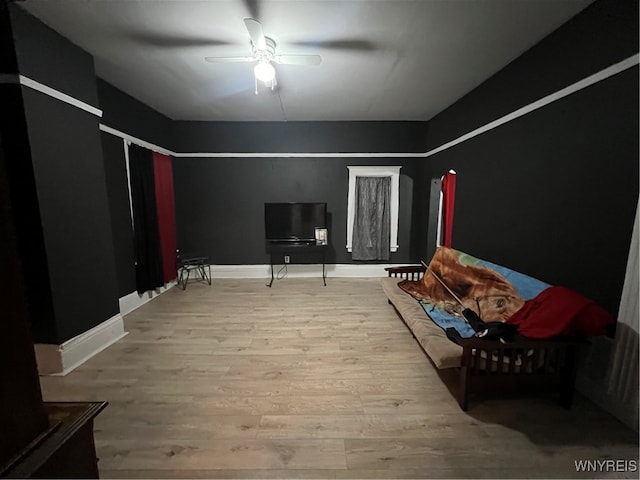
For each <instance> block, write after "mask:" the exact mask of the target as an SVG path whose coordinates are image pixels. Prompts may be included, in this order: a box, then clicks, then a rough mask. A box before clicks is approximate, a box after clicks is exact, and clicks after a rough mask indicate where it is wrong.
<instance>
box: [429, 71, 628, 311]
mask: <svg viewBox="0 0 640 480" xmlns="http://www.w3.org/2000/svg"><path fill="white" fill-rule="evenodd" d="M638 101H639V99H638V68H637V67H635V68H633V69H631V70H627V71H625V72H623V73H621V74H618V75H616V76H614V77H611V78H609V79H607V80H605V81H603V82H600V83H598V84H596V85H594V86H591V87H589V88H587V89H585V90H582V91H580V92H578V93H575V94H573V95H570V96H569V97H566V98H564V99H562V100H560V101H557V102H555V103H553V104H551V105H549V106H547V107H545V108H542V109H540V110H537V111H535V112H533V113H530V114H528V115H526V116H524V117H521V118H519V119H517V120H515V121H512V122H510V123H508V124H505V125H503V126H501V127H499V128H497V129H494V130H491V131H489V132H487V133H484V134H482V135H480V136H478V137H475V138H473V139H471V140H469V141H466V142H464V143H462V144H460V145H458V146H456V147H453V148H450V149H448V150H446V151H444V152H442V153H439V154H437V155H435V156H433V157H430V158H429V159H428V161H429V162H430V167H429V170H430V171H431V172H443V171H446V170H447V169H449V168H454V169H455V170H456V171H457V172H458V184H457V191H456V206H455V221H454V230H453V246H454V248H458V249H461V250H463V251H466V252H468V253H471V254H473V255H476V256H478V257H481V258H486V259H488V260H492V261H495V262H497V263H501V264H504V265H506V266H510V267H512V268H515V269H516V270H520V271H522V272H524V273H528V274H530V275H533V276H535V277H538V278H540V279H542V280H545V281H547V282H550V283H553V284H559V285H565V286H568V287H570V288H574V289H576V290H578V291H579V292H581V293H583V294H584V295H586V296H587V297H590V298H592V299H594V300H596V301H597V302H599V303H600V304H601V305H603V306H604V307H605V308H607V309H608V310H609V311H610V312H612V313H614V314H615V313H616V312H617V308H618V303H619V300H620V294H621V291H622V283H623V279H624V274H625V266H626V261H627V255H628V251H629V242H630V238H631V229H632V226H633V220H634V214H635V209H636V205H637V201H638V175H639V172H638V158H639V152H638V129H639V125H638Z"/></svg>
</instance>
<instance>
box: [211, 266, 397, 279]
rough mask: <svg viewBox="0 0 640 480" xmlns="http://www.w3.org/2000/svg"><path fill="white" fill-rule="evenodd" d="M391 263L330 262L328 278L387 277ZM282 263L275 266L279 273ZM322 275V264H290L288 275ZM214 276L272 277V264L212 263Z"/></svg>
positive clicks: (274, 270) (327, 268)
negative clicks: (387, 269) (386, 269)
mask: <svg viewBox="0 0 640 480" xmlns="http://www.w3.org/2000/svg"><path fill="white" fill-rule="evenodd" d="M392 266H394V265H391V264H363V265H360V264H330V265H326V266H325V269H326V274H327V278H331V277H334V278H335V277H352V278H362V277H386V276H387V272H385V270H384V269H385V268H386V267H392ZM282 267H283V266H282V265H274V266H273V274H274V275H277V274H278V272H279V271H280V269H281V268H282ZM319 275H322V264H305V265H298V264H288V265H287V276H288V277H291V278H305V277H317V276H319ZM211 277H212V278H271V266H270V265H211Z"/></svg>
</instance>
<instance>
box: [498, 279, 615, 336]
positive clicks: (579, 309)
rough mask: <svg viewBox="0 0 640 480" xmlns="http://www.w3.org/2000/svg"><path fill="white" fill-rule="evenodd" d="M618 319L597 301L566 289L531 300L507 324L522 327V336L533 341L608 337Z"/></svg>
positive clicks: (551, 290)
mask: <svg viewBox="0 0 640 480" xmlns="http://www.w3.org/2000/svg"><path fill="white" fill-rule="evenodd" d="M614 322H615V320H614V319H613V317H612V316H611V315H609V313H608V312H607V311H606V310H604V309H603V308H602V307H600V306H599V305H598V304H596V303H595V302H594V301H592V300H589V299H588V298H585V297H583V296H582V295H580V294H579V293H577V292H574V291H573V290H570V289H568V288H565V287H549V288H547V289H545V290H543V291H542V292H540V294H538V296H536V297H534V298H532V299H531V300H527V301H526V302H525V304H524V306H523V307H522V308H520V310H518V311H517V312H516V313H515V314H513V315H512V316H511V317H510V318H509V319H508V320H507V323H513V324H517V325H518V333H519V334H520V335H523V336H525V337H529V338H550V337H555V336H557V335H568V334H572V333H581V334H583V335H585V336H587V337H591V336H596V335H604V334H605V329H606V327H607V325H610V324H612V323H614Z"/></svg>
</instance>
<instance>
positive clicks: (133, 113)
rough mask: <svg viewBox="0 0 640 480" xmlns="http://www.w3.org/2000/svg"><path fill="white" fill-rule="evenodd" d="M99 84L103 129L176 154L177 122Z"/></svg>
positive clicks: (113, 88)
mask: <svg viewBox="0 0 640 480" xmlns="http://www.w3.org/2000/svg"><path fill="white" fill-rule="evenodd" d="M96 81H97V88H98V98H99V100H100V107H101V108H102V109H103V112H102V123H103V124H104V125H107V126H109V127H111V128H115V129H116V130H119V131H120V132H123V133H126V134H128V135H132V136H134V137H136V138H139V139H140V140H144V141H145V142H149V143H152V144H154V145H158V146H161V147H163V148H166V149H168V150H171V151H176V141H175V134H174V129H175V128H174V124H175V122H173V121H172V120H171V119H170V118H168V117H165V116H164V115H162V114H161V113H158V112H156V111H155V110H153V109H152V108H150V107H148V106H147V105H145V104H144V103H141V102H139V101H138V100H136V99H135V98H133V97H131V96H130V95H127V94H126V93H124V92H123V91H121V90H118V89H117V88H115V87H114V86H112V85H111V84H109V83H107V82H105V81H104V80H102V79H100V78H98V79H96ZM177 151H179V150H177Z"/></svg>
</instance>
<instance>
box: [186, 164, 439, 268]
mask: <svg viewBox="0 0 640 480" xmlns="http://www.w3.org/2000/svg"><path fill="white" fill-rule="evenodd" d="M348 165H401V166H402V169H401V171H400V172H401V178H400V190H401V198H400V219H399V238H398V243H399V245H400V248H399V250H398V252H396V253H395V254H392V258H391V261H392V262H398V263H404V262H409V261H411V259H412V258H420V255H421V251H422V250H421V249H422V248H423V246H424V242H422V243H419V239H420V238H421V232H423V231H424V229H423V228H422V221H423V220H424V218H425V217H426V214H425V202H424V201H423V192H422V184H421V181H420V179H421V178H422V177H423V175H424V173H423V170H422V162H421V161H419V160H415V159H403V158H394V159H364V158H358V159H353V158H224V159H211V158H179V159H176V160H174V184H175V195H176V216H177V229H178V247H179V248H180V250H181V251H184V252H194V253H195V252H199V253H202V254H206V255H209V256H210V257H211V261H212V263H216V264H264V263H268V256H267V254H266V251H265V244H264V203H265V202H327V211H328V217H329V218H328V229H329V245H330V248H329V250H330V252H329V253H328V254H327V263H352V261H351V254H349V253H348V252H347V250H346V222H347V218H346V216H347V193H348V175H349V173H348V170H347V166H348ZM416 245H418V246H419V247H418V248H417V250H416Z"/></svg>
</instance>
